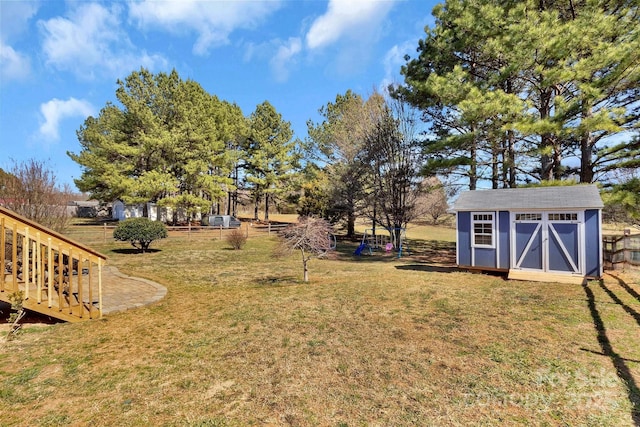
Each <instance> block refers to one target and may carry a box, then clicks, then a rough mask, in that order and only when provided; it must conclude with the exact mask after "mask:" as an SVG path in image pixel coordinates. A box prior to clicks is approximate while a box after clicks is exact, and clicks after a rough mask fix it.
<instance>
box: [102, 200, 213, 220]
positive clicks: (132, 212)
mask: <svg viewBox="0 0 640 427" xmlns="http://www.w3.org/2000/svg"><path fill="white" fill-rule="evenodd" d="M146 206H147V218H149V219H152V220H154V221H162V222H165V223H166V222H169V221H172V220H173V209H172V208H171V207H160V206H158V205H157V204H155V203H147V204H146ZM144 208H145V204H144V203H135V204H125V203H124V202H123V201H122V200H116V201H115V202H113V207H112V218H113V219H117V220H119V221H122V220H125V219H128V218H142V217H143V216H145V215H144ZM177 214H178V222H186V221H187V213H186V212H185V210H184V209H178V210H177ZM194 219H196V220H200V219H201V214H200V212H197V213H196V214H195V215H194Z"/></svg>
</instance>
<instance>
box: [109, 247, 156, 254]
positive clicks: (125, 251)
mask: <svg viewBox="0 0 640 427" xmlns="http://www.w3.org/2000/svg"><path fill="white" fill-rule="evenodd" d="M161 250H162V249H155V248H154V249H147V250H146V251H144V252H142V251H140V249H136V248H120V249H112V250H111V252H114V253H116V254H121V255H131V254H140V255H143V254H152V253H156V252H160V251H161Z"/></svg>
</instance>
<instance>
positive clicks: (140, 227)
mask: <svg viewBox="0 0 640 427" xmlns="http://www.w3.org/2000/svg"><path fill="white" fill-rule="evenodd" d="M167 235H168V233H167V227H165V225H164V224H163V223H161V222H159V221H151V220H150V219H149V218H129V219H125V220H124V221H122V222H120V223H119V224H118V226H117V227H116V229H115V230H113V238H114V239H116V240H121V241H124V242H130V243H131V245H132V246H133V247H134V248H137V249H139V250H140V251H141V252H142V253H144V252H145V251H146V250H147V249H149V245H150V244H151V242H153V241H154V240H158V239H164V238H165V237H167Z"/></svg>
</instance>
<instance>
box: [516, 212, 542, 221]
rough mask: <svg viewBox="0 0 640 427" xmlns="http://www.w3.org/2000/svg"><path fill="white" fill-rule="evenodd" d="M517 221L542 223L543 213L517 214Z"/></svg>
mask: <svg viewBox="0 0 640 427" xmlns="http://www.w3.org/2000/svg"><path fill="white" fill-rule="evenodd" d="M516 221H542V214H541V213H517V214H516Z"/></svg>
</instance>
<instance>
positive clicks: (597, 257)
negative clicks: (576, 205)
mask: <svg viewBox="0 0 640 427" xmlns="http://www.w3.org/2000/svg"><path fill="white" fill-rule="evenodd" d="M584 231H585V233H584V234H585V236H584V240H585V247H586V259H585V275H587V276H592V277H600V270H601V263H602V260H601V250H600V245H601V244H602V242H601V241H600V238H601V233H600V214H599V211H598V210H597V209H588V210H586V211H585V212H584Z"/></svg>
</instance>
